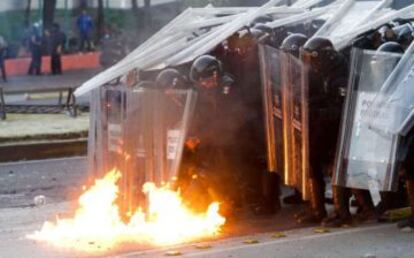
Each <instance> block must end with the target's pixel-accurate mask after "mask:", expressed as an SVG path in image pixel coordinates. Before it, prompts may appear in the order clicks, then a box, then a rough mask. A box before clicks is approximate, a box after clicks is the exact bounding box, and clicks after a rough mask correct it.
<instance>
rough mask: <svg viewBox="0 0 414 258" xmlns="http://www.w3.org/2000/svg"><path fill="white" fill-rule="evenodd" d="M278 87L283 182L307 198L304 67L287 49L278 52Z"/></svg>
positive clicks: (307, 148)
mask: <svg viewBox="0 0 414 258" xmlns="http://www.w3.org/2000/svg"><path fill="white" fill-rule="evenodd" d="M280 56H281V83H282V86H281V89H282V113H283V115H282V116H283V141H284V145H283V146H284V161H285V164H284V165H285V166H284V168H285V171H284V175H285V183H286V184H287V185H290V186H294V187H296V188H297V189H298V190H299V191H301V193H302V197H303V199H305V200H306V199H308V197H309V193H308V184H307V182H308V178H309V142H308V141H309V136H308V134H309V130H308V100H307V98H308V97H307V94H308V88H307V73H308V72H307V70H308V69H307V68H306V66H305V65H304V63H303V62H302V61H301V60H300V59H298V58H296V57H294V56H292V55H290V54H287V53H281V54H280Z"/></svg>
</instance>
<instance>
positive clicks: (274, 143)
mask: <svg viewBox="0 0 414 258" xmlns="http://www.w3.org/2000/svg"><path fill="white" fill-rule="evenodd" d="M259 58H260V69H261V81H262V97H263V107H264V114H265V116H264V117H265V130H266V143H267V165H268V170H269V171H270V172H277V173H279V174H280V175H281V176H282V178H283V179H284V182H285V184H289V180H288V176H286V175H285V172H286V171H285V168H284V142H283V110H282V83H281V71H280V62H281V53H280V50H278V49H275V48H272V47H270V46H267V45H259ZM285 178H286V180H285Z"/></svg>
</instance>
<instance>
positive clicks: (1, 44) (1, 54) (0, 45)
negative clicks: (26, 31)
mask: <svg viewBox="0 0 414 258" xmlns="http://www.w3.org/2000/svg"><path fill="white" fill-rule="evenodd" d="M6 53H7V42H6V40H5V39H4V37H3V36H1V35H0V69H1V75H2V77H3V81H4V82H7V76H6V67H5V65H4V59H5V58H6Z"/></svg>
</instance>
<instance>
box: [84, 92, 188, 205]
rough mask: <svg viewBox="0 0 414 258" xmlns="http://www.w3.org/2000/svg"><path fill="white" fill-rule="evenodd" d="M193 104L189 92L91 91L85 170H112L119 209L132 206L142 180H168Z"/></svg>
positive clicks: (172, 176) (176, 162)
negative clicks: (117, 180) (117, 176)
mask: <svg viewBox="0 0 414 258" xmlns="http://www.w3.org/2000/svg"><path fill="white" fill-rule="evenodd" d="M195 102H196V93H195V92H194V91H192V90H169V91H163V90H157V89H143V88H138V89H132V88H127V87H126V86H123V85H117V86H105V87H101V88H99V89H96V90H95V91H94V92H93V93H92V101H91V108H92V112H91V113H92V114H94V117H91V130H90V132H91V133H90V136H89V159H90V161H89V164H90V171H94V172H95V174H98V175H99V174H102V173H106V172H108V171H109V170H111V169H114V168H116V169H118V170H119V171H120V172H121V173H122V177H121V184H120V187H121V191H120V193H121V195H122V196H121V198H122V203H123V207H124V208H127V209H128V208H134V207H136V205H138V204H137V203H136V202H137V201H140V200H144V198H142V199H140V195H141V194H142V192H141V191H142V185H143V184H144V183H145V182H154V183H156V184H158V185H161V184H163V183H168V182H171V181H174V180H175V179H176V177H177V174H178V170H179V165H180V161H181V156H182V152H183V146H184V140H185V135H186V133H187V128H188V124H189V120H190V118H191V116H192V113H193V109H194V106H195Z"/></svg>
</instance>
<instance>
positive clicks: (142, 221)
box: [27, 169, 225, 252]
mask: <svg viewBox="0 0 414 258" xmlns="http://www.w3.org/2000/svg"><path fill="white" fill-rule="evenodd" d="M120 177H121V173H120V172H119V171H117V170H115V169H114V170H112V171H110V172H109V173H107V174H106V175H105V177H104V178H102V179H97V180H96V181H95V184H94V185H93V186H92V187H91V188H90V189H89V190H87V191H86V192H85V193H83V194H82V195H81V197H80V198H79V208H78V209H77V210H76V212H75V214H74V217H73V218H68V219H59V218H58V219H57V221H56V222H49V221H48V222H45V223H44V225H43V227H42V229H41V230H40V231H36V232H35V233H33V234H31V235H28V236H27V237H28V238H30V239H34V240H39V241H46V242H49V243H51V244H53V245H55V246H58V247H65V248H73V249H76V250H79V251H87V252H93V251H104V250H109V249H111V248H113V247H115V246H117V245H119V244H122V243H138V244H151V245H171V244H178V243H183V242H188V241H190V240H195V239H199V238H202V237H211V236H215V235H217V234H218V233H220V229H221V226H223V224H224V223H225V218H223V217H222V216H221V215H220V214H219V212H218V210H219V204H218V203H212V204H210V206H209V208H208V210H207V211H206V212H205V213H204V214H194V213H193V212H192V211H190V210H189V209H188V208H186V207H185V206H184V205H183V201H182V199H181V197H180V194H179V193H178V192H175V191H172V190H170V189H169V188H168V186H163V187H160V188H157V187H156V186H155V185H154V184H153V183H146V184H145V185H144V187H143V191H144V192H145V193H146V194H147V196H148V212H147V214H145V213H144V212H143V211H142V209H138V210H137V211H136V212H135V213H134V214H133V215H132V216H131V219H130V221H129V222H128V223H125V222H124V221H123V220H122V219H121V216H120V213H119V207H118V205H117V204H115V200H116V198H117V196H118V191H119V188H118V185H117V182H118V180H119V179H120Z"/></svg>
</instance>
